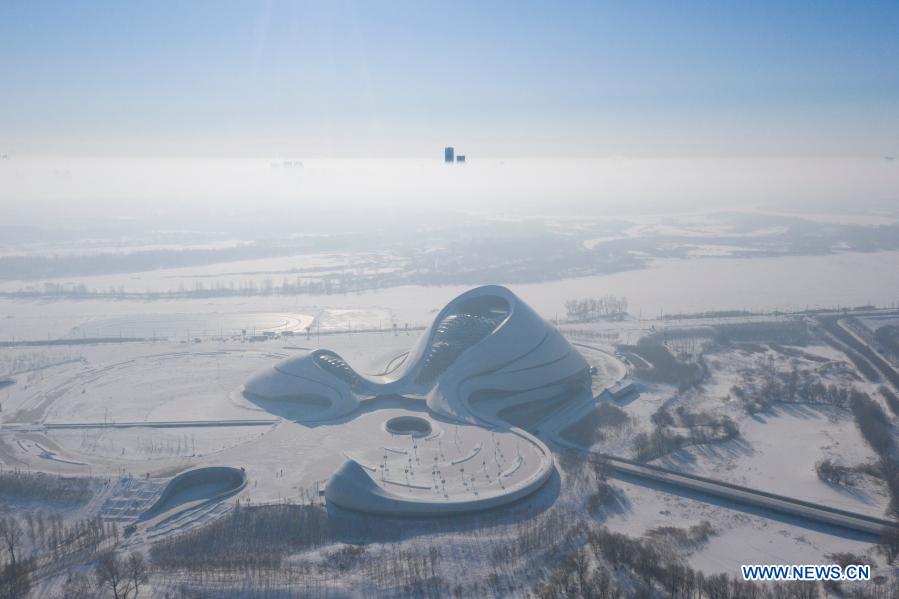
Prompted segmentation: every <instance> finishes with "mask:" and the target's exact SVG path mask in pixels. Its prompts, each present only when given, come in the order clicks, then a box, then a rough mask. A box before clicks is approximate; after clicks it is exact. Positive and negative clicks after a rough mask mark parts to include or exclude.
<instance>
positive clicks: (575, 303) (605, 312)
mask: <svg viewBox="0 0 899 599" xmlns="http://www.w3.org/2000/svg"><path fill="white" fill-rule="evenodd" d="M565 313H566V315H567V318H568V320H569V321H570V322H586V321H591V320H599V319H602V318H622V317H624V316H625V315H626V314H627V298H626V297H624V296H622V297H616V296H614V295H604V296H602V297H588V298H584V299H568V300H565Z"/></svg>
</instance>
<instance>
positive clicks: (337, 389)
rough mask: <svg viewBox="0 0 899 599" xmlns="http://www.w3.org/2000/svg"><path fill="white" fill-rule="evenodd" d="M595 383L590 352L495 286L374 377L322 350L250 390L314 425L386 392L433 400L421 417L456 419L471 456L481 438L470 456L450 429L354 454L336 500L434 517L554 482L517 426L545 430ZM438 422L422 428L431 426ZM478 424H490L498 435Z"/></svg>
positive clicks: (443, 422) (261, 377) (341, 474)
mask: <svg viewBox="0 0 899 599" xmlns="http://www.w3.org/2000/svg"><path fill="white" fill-rule="evenodd" d="M589 388H590V374H589V367H588V364H587V362H586V361H585V360H584V358H583V357H582V356H581V355H580V353H578V352H577V350H575V349H574V348H573V347H572V346H571V345H570V344H569V343H568V341H567V340H566V339H565V338H564V337H562V335H561V334H560V333H559V332H558V331H557V330H556V329H555V328H554V327H552V326H551V325H550V324H549V323H547V322H546V321H545V320H543V319H542V318H541V317H540V316H539V315H538V314H537V313H536V312H534V311H533V310H532V309H531V308H530V307H529V306H527V305H526V304H524V303H523V302H522V301H521V300H520V299H519V298H518V297H517V296H516V295H515V294H513V293H512V292H511V291H509V290H508V289H506V288H505V287H500V286H495V285H490V286H484V287H478V288H475V289H472V290H470V291H468V292H466V293H463V294H462V295H460V296H459V297H457V298H455V299H454V300H452V301H451V302H450V303H449V304H447V306H446V307H444V308H443V310H441V311H440V313H439V314H438V315H437V316H436V318H435V319H434V322H433V323H432V324H431V326H430V327H429V328H428V329H427V330H426V331H425V333H424V334H423V335H422V337H421V338H420V339H419V341H418V342H417V343H416V345H415V346H414V347H413V348H412V349H411V350H410V351H409V353H408V354H407V355H406V356H405V358H404V359H401V360H397V361H396V365H395V366H394V367H393V369H392V370H391V371H389V372H386V373H383V374H380V375H377V376H367V375H362V374H359V373H357V372H356V371H355V370H353V368H352V367H350V366H349V364H347V363H346V362H345V361H344V360H343V359H342V358H341V357H340V356H339V355H337V354H336V353H334V352H331V351H328V350H316V351H312V352H308V353H306V354H304V355H302V356H298V357H295V358H290V359H288V360H285V361H283V362H280V363H279V364H277V365H275V366H274V367H273V368H272V369H270V370H268V371H265V372H262V373H260V374H258V375H256V376H254V377H252V378H251V379H250V380H249V381H247V383H246V385H245V388H244V392H245V394H246V395H247V397H249V398H251V399H256V400H258V401H260V402H270V401H282V402H289V403H290V404H291V405H292V406H294V407H295V408H297V410H298V414H299V416H298V419H299V420H300V421H302V422H306V423H308V424H310V425H316V424H324V423H327V422H328V421H334V420H336V419H339V418H347V417H351V415H352V413H353V412H354V411H356V410H357V409H359V407H360V405H361V404H362V402H366V401H371V400H374V399H375V398H377V397H379V396H396V395H400V396H404V397H407V398H419V399H421V400H423V402H424V404H425V405H424V406H422V408H423V409H422V412H423V413H425V414H427V418H424V417H420V416H415V417H418V418H423V419H425V420H428V421H429V422H431V423H433V424H434V426H435V428H436V429H439V430H440V431H445V430H446V429H447V427H448V426H453V427H454V428H453V431H454V433H453V434H454V435H455V437H454V439H453V440H454V444H455V446H456V449H453V450H452V451H457V450H458V452H463V448H462V445H464V442H461V441H460V439H463V438H464V439H468V440H469V441H470V442H471V443H472V446H471V448H470V451H468V453H466V454H465V455H464V456H462V455H461V453H460V455H459V456H457V457H456V458H455V459H452V457H451V456H450V457H447V454H450V453H451V451H450V450H449V449H448V447H447V446H445V445H444V444H443V443H442V441H441V438H440V435H441V432H435V433H433V434H430V435H428V436H420V435H416V434H412V432H410V435H409V437H410V438H413V437H419V436H420V437H421V438H420V439H419V440H417V441H413V442H412V444H411V445H410V447H408V448H406V449H402V448H400V449H397V448H388V447H385V448H384V451H383V453H384V456H383V459H380V456H378V459H374V460H371V461H370V463H369V464H364V463H359V462H357V461H356V460H353V459H350V460H349V462H350V463H347V464H345V465H344V466H343V467H341V468H340V469H338V471H337V472H335V473H334V475H333V476H332V478H331V481H330V482H329V484H328V489H327V498H328V499H329V501H332V502H333V503H335V504H337V505H340V506H342V507H347V508H350V509H358V510H365V511H373V512H379V513H410V514H411V513H417V514H431V513H443V512H458V511H467V510H471V509H482V508H485V507H490V506H493V505H498V504H502V503H507V502H509V501H513V500H515V499H518V498H519V497H523V496H524V495H527V494H528V493H530V492H532V491H534V490H535V489H536V488H538V487H539V486H540V485H542V484H543V483H544V482H545V481H546V480H547V479H548V478H549V476H550V475H551V474H552V472H553V465H552V463H553V462H552V456H551V454H550V452H549V450H548V449H547V448H546V447H545V445H544V444H543V443H542V442H540V441H539V440H538V439H537V438H536V437H534V436H533V435H531V434H529V433H527V432H525V431H524V430H521V429H520V428H517V427H516V426H515V425H516V424H518V425H521V426H536V425H537V424H539V422H540V421H541V419H542V418H545V417H546V416H548V415H549V414H551V413H552V412H553V411H554V410H555V409H556V408H557V406H559V405H563V404H564V403H565V402H566V401H568V400H569V399H570V398H571V397H573V396H575V395H577V394H579V393H584V392H587V391H589ZM425 406H426V410H425V409H424V408H425ZM372 407H374V406H372ZM416 414H417V413H416ZM415 417H414V418H415ZM414 418H413V419H412V420H414ZM412 420H410V421H409V422H410V423H411V424H414V423H412ZM428 426H429V425H428V424H426V423H422V430H429V429H428ZM475 429H481V430H482V431H489V435H490V437H489V439H490V440H489V441H485V439H486V437H485V436H484V434H483V433H480V434H476V433H477V431H476V430H475ZM459 431H463V432H461V433H460V432H459ZM466 431H467V432H466ZM511 443H514V447H515V449H514V451H515V452H516V454H515V456H514V457H512V451H513V450H511V449H508V448H510V447H512V446H513V445H510V444H511ZM447 445H448V444H447ZM504 447H505V448H506V450H505V453H504V450H503V448H504ZM522 447H524V448H525V449H524V450H522ZM388 449H389V452H388ZM491 450H492V453H491ZM390 452H396V453H397V454H405V456H406V460H407V462H408V463H407V464H405V466H396V467H403V473H404V475H403V477H400V478H402V480H399V479H397V475H396V472H397V470H393V471H392V472H393V473H392V474H391V460H390V459H388V455H387V454H388V453H390ZM472 452H473V453H472ZM479 452H482V453H479ZM377 453H381V450H380V449H379V450H378V452H377ZM507 454H508V455H507ZM425 455H427V460H426V463H425V462H422V459H424V458H423V457H422V456H425ZM413 456H414V457H415V461H413ZM488 458H489V461H490V464H489V465H488ZM376 462H377V464H376ZM479 462H480V463H479ZM465 464H468V473H465V472H464V470H465ZM476 466H477V467H476ZM416 476H417V477H418V478H415V477H416ZM447 477H450V478H451V480H450V481H449V483H448V482H447ZM459 481H461V484H460V485H456V486H453V483H454V482H459ZM448 487H452V490H449V488H448ZM456 487H458V489H456Z"/></svg>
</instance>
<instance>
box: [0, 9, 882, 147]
mask: <svg viewBox="0 0 899 599" xmlns="http://www.w3.org/2000/svg"><path fill="white" fill-rule="evenodd" d="M0 57H2V58H0V152H6V153H9V154H11V155H28V154H62V155H117V156H121V155H131V154H134V155H195V156H197V155H225V156H258V157H270V156H289V157H293V156H297V157H302V158H310V157H342V156H353V157H359V156H388V157H391V156H406V157H427V156H430V155H433V154H439V152H440V148H441V147H442V145H444V144H446V143H452V144H455V145H457V146H459V147H460V148H463V149H464V150H465V151H466V152H467V153H468V154H469V155H471V156H494V157H501V156H544V155H555V156H571V155H577V156H617V155H624V156H697V155H699V156H722V155H724V156H745V155H767V156H782V155H844V156H845V155H855V156H872V157H874V156H876V157H880V156H883V155H885V154H899V141H897V140H899V2H896V1H895V0H893V1H890V2H867V1H866V2H850V1H845V2H828V1H817V2H783V1H779V2H761V1H757V2H702V3H696V2H639V1H632V2H616V3H600V2H589V3H579V2H542V3H531V2H522V1H520V0H519V1H516V2H463V1H459V0H451V1H450V0H443V1H440V2H421V1H415V2H394V1H378V2H375V1H372V2H338V1H322V2H283V3H281V2H225V1H221V0H217V1H214V2H121V1H116V2H108V3H107V2H68V1H66V2H43V1H39V0H27V1H26V0H22V1H18V0H5V1H4V2H2V3H0Z"/></svg>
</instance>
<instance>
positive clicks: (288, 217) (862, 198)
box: [0, 148, 899, 233]
mask: <svg viewBox="0 0 899 599" xmlns="http://www.w3.org/2000/svg"><path fill="white" fill-rule="evenodd" d="M459 151H460V153H462V152H465V148H459ZM897 190H899V162H897V161H895V160H890V159H887V158H885V157H871V158H704V159H703V158H669V159H665V158H596V159H586V158H585V159H552V158H547V159H538V158H531V159H510V160H500V159H483V160H479V159H478V157H477V156H471V155H469V163H468V164H465V165H460V164H454V165H446V164H444V163H442V161H441V160H440V159H439V157H435V159H434V160H417V159H383V160H377V159H370V160H364V159H355V160H351V159H334V160H302V159H296V158H276V159H237V158H231V159H222V158H217V159H201V158H180V159H179V158H166V159H161V158H160V159H156V158H143V159H139V158H62V157H21V158H17V157H11V158H10V159H9V160H3V161H0V206H2V208H3V212H4V215H5V218H4V221H5V223H4V224H5V225H6V226H8V227H9V226H13V227H15V226H24V227H38V228H57V227H59V228H76V229H77V228H90V227H96V226H102V227H105V226H110V225H116V224H122V225H128V223H133V222H135V221H138V220H139V221H141V223H142V226H144V227H147V228H179V229H192V228H199V229H208V228H210V227H211V228H214V229H221V230H223V231H226V230H231V228H230V227H232V226H233V225H240V227H238V228H244V229H246V228H247V226H248V225H253V226H258V227H263V228H264V227H266V226H268V225H267V223H270V226H271V227H272V228H274V229H280V228H282V227H284V226H285V225H287V226H289V228H294V229H296V232H297V233H313V232H316V231H317V230H319V232H321V233H328V232H330V231H328V230H325V231H321V230H320V229H321V228H322V226H323V225H324V224H325V223H326V222H327V223H328V224H327V228H328V229H332V230H333V228H335V227H336V229H337V230H342V231H345V230H352V229H353V228H355V227H354V223H355V221H356V220H357V219H361V220H362V221H363V224H365V225H366V226H369V227H371V226H382V225H385V224H389V225H397V224H402V222H403V220H404V219H405V218H411V219H413V220H414V219H415V218H416V217H418V216H424V215H427V214H429V213H430V214H434V215H440V214H445V213H458V212H464V213H476V214H484V215H498V214H502V215H506V216H508V217H513V218H514V217H522V216H551V217H556V218H566V217H570V218H581V217H602V216H609V217H615V216H625V215H630V216H632V215H648V214H668V213H680V212H692V211H697V212H705V211H722V210H725V211H729V210H763V211H785V212H803V213H850V212H851V213H856V214H857V213H867V212H871V213H885V214H890V213H893V212H894V211H895V207H896V206H897V200H899V197H897V196H899V191H897ZM329 214H330V215H332V217H333V218H332V219H328V218H325V217H326V215H329ZM263 215H264V216H263ZM317 217H323V218H325V220H324V221H319V222H316V220H315V219H316V218H317ZM250 228H252V227H250ZM244 232H246V233H250V232H251V231H244ZM264 232H265V231H264V230H262V231H260V233H264Z"/></svg>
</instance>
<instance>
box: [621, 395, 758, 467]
mask: <svg viewBox="0 0 899 599" xmlns="http://www.w3.org/2000/svg"><path fill="white" fill-rule="evenodd" d="M651 420H652V422H653V424H654V425H655V428H653V430H652V432H648V433H647V432H640V433H638V434H637V435H635V436H634V439H633V441H632V447H633V453H634V459H636V460H640V461H650V460H654V459H656V458H659V457H662V456H664V455H667V454H669V453H671V452H673V451H676V450H678V449H680V448H682V447H687V446H689V445H702V444H706V443H720V442H722V441H728V440H730V439H735V438H736V437H738V436H739V435H740V429H739V427H738V426H737V423H736V422H734V421H733V419H732V418H730V417H729V416H718V415H715V414H712V413H710V412H692V411H690V410H687V409H686V408H685V407H683V406H679V407H678V408H677V409H676V410H675V412H674V414H672V413H671V412H670V411H669V410H666V409H664V408H663V409H660V410H658V411H657V412H656V413H655V414H653V415H652V417H651ZM675 427H677V428H680V429H686V430H687V434H683V433H681V432H679V431H678V430H675Z"/></svg>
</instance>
